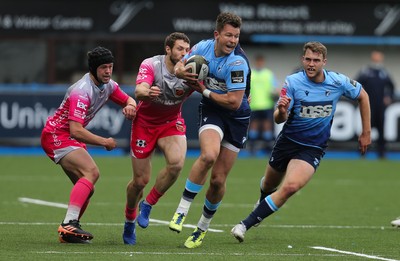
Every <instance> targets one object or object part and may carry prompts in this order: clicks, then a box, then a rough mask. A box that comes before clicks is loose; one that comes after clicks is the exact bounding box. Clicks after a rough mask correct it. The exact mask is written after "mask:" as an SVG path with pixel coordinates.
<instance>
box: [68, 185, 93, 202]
mask: <svg viewBox="0 0 400 261" xmlns="http://www.w3.org/2000/svg"><path fill="white" fill-rule="evenodd" d="M92 190H93V184H92V182H90V181H89V180H87V179H85V178H80V179H79V180H78V181H77V182H76V183H75V186H74V187H73V188H72V191H71V195H70V197H69V204H70V205H72V206H76V207H78V208H82V207H83V205H84V204H85V202H86V201H87V200H88V199H89V195H90V193H92Z"/></svg>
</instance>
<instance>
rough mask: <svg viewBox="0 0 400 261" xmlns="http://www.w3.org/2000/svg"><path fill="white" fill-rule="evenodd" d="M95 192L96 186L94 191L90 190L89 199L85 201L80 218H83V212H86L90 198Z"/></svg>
mask: <svg viewBox="0 0 400 261" xmlns="http://www.w3.org/2000/svg"><path fill="white" fill-rule="evenodd" d="M93 194H94V186H93V189H92V192H90V194H89V197H88V199H87V200H86V201H85V204H83V206H82V208H81V211H80V212H79V219H81V217H82V216H83V213H85V211H86V208H87V206H88V205H89V202H90V198H91V197H92V196H93Z"/></svg>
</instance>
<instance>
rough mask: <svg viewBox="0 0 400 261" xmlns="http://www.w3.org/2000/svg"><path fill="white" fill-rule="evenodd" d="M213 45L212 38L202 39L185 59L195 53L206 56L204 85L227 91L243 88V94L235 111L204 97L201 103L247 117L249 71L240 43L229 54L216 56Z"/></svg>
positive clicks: (213, 89) (210, 88)
mask: <svg viewBox="0 0 400 261" xmlns="http://www.w3.org/2000/svg"><path fill="white" fill-rule="evenodd" d="M214 45H215V40H214V39H208V40H202V41H200V42H199V43H197V44H196V45H194V46H193V47H192V49H191V50H190V52H189V53H188V54H187V55H186V57H185V59H187V58H189V57H190V56H192V55H196V54H197V55H202V56H204V58H206V60H207V61H208V62H209V64H208V67H209V72H208V76H207V79H206V80H205V81H204V85H205V86H206V88H207V89H209V90H210V91H212V92H216V93H227V92H230V91H238V90H245V95H243V100H242V104H241V105H240V108H239V109H238V110H236V111H232V110H229V109H226V108H224V107H222V106H220V105H218V104H216V103H214V102H212V101H211V100H210V99H207V98H204V97H203V100H202V103H204V104H207V105H208V106H214V107H217V108H216V109H217V110H223V111H226V112H228V113H229V114H230V115H232V116H233V117H235V118H240V117H248V116H249V111H250V107H249V103H248V101H247V95H248V93H249V90H250V89H249V88H250V72H251V71H250V66H249V63H248V59H247V57H246V55H245V53H244V51H243V50H242V49H241V47H240V45H238V46H237V47H236V48H235V50H234V51H233V52H232V53H230V54H229V55H226V56H222V57H216V56H215V53H214Z"/></svg>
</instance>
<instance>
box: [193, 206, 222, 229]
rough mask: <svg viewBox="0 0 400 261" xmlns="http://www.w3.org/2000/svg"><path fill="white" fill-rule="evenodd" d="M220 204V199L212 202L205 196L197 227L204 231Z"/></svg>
mask: <svg viewBox="0 0 400 261" xmlns="http://www.w3.org/2000/svg"><path fill="white" fill-rule="evenodd" d="M220 204H221V201H220V202H218V203H215V204H212V203H211V202H210V201H208V199H207V198H206V200H205V202H204V207H203V214H202V215H201V217H200V220H199V223H197V227H198V228H200V229H201V230H203V231H206V230H207V229H208V227H209V226H210V223H211V220H212V218H213V216H214V214H215V212H217V209H218V207H219V205H220Z"/></svg>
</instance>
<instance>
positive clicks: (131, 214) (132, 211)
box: [125, 203, 136, 222]
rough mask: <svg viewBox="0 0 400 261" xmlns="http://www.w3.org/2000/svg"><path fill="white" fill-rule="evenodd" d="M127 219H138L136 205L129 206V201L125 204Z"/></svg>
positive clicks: (132, 220)
mask: <svg viewBox="0 0 400 261" xmlns="http://www.w3.org/2000/svg"><path fill="white" fill-rule="evenodd" d="M125 219H126V221H128V222H135V219H136V207H134V208H130V207H128V203H127V204H126V206H125Z"/></svg>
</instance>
